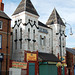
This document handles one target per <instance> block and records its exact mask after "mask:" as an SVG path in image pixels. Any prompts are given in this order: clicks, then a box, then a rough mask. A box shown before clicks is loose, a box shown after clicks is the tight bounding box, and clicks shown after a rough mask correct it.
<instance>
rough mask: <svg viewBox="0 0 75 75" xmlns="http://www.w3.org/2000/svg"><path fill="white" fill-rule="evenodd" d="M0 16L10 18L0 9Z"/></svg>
mask: <svg viewBox="0 0 75 75" xmlns="http://www.w3.org/2000/svg"><path fill="white" fill-rule="evenodd" d="M0 17H2V18H5V19H9V20H10V18H9V17H8V16H7V14H5V13H4V12H3V11H0Z"/></svg>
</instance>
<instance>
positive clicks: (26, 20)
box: [11, 0, 66, 62]
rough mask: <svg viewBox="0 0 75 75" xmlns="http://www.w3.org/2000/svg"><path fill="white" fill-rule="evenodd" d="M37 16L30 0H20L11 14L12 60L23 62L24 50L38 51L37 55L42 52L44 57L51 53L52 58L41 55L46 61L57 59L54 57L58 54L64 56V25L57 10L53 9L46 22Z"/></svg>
mask: <svg viewBox="0 0 75 75" xmlns="http://www.w3.org/2000/svg"><path fill="white" fill-rule="evenodd" d="M38 18H39V14H38V13H37V11H36V9H35V8H34V6H33V4H32V3H31V1H30V0H22V1H21V2H20V4H19V5H18V7H17V8H16V10H15V11H14V13H13V15H12V22H13V25H14V27H13V31H12V35H11V38H12V51H11V54H12V60H14V61H20V62H24V58H25V54H24V52H25V51H31V52H34V51H38V52H39V54H38V55H39V56H42V55H43V54H44V55H43V56H45V57H46V56H51V55H52V57H54V58H52V60H51V59H50V58H49V57H47V58H45V57H43V58H45V61H46V62H49V61H51V62H52V61H53V62H54V61H55V62H56V61H59V60H58V59H57V58H56V57H58V56H59V57H60V58H61V56H64V57H65V54H66V50H65V45H66V40H65V39H66V38H65V27H66V26H65V24H64V23H63V21H62V18H61V17H60V16H59V14H58V12H57V10H56V9H55V8H54V9H53V11H52V13H51V15H50V17H49V19H48V21H47V22H46V24H44V23H42V22H41V21H39V20H38ZM60 29H61V31H60ZM60 37H61V39H60ZM60 50H61V51H60ZM42 53H43V54H42ZM54 55H55V56H56V57H55V56H54ZM47 59H48V60H47ZM42 60H44V59H42Z"/></svg>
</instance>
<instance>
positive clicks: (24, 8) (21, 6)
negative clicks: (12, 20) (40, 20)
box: [13, 0, 39, 16]
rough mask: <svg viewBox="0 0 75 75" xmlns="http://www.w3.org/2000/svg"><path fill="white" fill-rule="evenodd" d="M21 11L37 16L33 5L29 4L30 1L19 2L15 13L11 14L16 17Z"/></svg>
mask: <svg viewBox="0 0 75 75" xmlns="http://www.w3.org/2000/svg"><path fill="white" fill-rule="evenodd" d="M23 11H27V12H29V13H32V14H34V15H37V16H39V15H38V13H37V11H36V9H35V8H34V6H33V4H32V3H31V1H30V0H26V1H25V0H22V1H21V2H20V4H19V5H18V7H17V8H16V10H15V12H14V13H13V15H16V14H18V13H21V12H23Z"/></svg>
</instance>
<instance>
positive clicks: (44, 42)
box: [43, 36, 46, 46]
mask: <svg viewBox="0 0 75 75" xmlns="http://www.w3.org/2000/svg"><path fill="white" fill-rule="evenodd" d="M43 45H44V46H46V37H45V36H44V39H43Z"/></svg>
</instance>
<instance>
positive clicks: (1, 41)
mask: <svg viewBox="0 0 75 75" xmlns="http://www.w3.org/2000/svg"><path fill="white" fill-rule="evenodd" d="M0 36H1V48H0V49H2V35H0Z"/></svg>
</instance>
